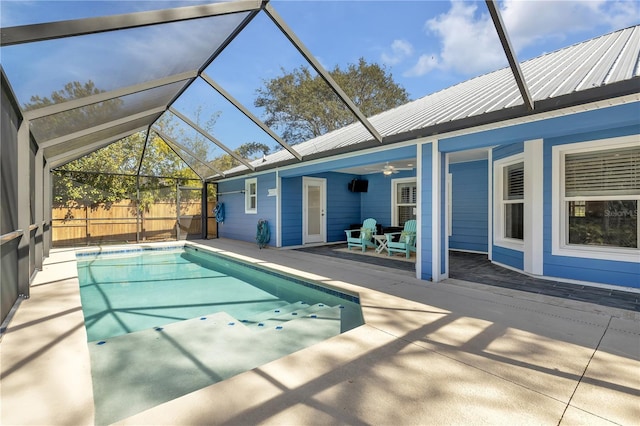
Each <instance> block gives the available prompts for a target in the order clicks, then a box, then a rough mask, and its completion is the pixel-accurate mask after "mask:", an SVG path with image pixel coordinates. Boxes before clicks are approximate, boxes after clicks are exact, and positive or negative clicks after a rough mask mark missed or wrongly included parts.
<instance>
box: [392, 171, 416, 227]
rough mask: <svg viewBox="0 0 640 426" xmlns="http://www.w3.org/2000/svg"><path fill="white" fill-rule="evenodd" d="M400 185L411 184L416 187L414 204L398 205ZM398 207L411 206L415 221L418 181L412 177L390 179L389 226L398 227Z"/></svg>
mask: <svg viewBox="0 0 640 426" xmlns="http://www.w3.org/2000/svg"><path fill="white" fill-rule="evenodd" d="M400 183H413V184H414V185H415V187H416V202H415V203H408V204H405V203H402V204H400V203H398V202H397V200H398V184H400ZM400 206H413V212H414V215H415V216H416V219H417V214H415V213H416V212H417V208H418V180H417V179H416V178H414V177H410V178H398V179H391V226H399V225H398V220H399V218H398V207H400Z"/></svg>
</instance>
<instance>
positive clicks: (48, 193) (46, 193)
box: [42, 163, 53, 257]
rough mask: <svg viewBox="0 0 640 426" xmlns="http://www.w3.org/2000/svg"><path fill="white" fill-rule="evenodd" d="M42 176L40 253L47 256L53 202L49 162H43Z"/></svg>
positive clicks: (49, 247) (49, 246)
mask: <svg viewBox="0 0 640 426" xmlns="http://www.w3.org/2000/svg"><path fill="white" fill-rule="evenodd" d="M42 174H43V176H42V199H43V203H42V204H43V212H42V215H43V219H44V224H43V230H42V231H43V234H44V235H43V236H42V255H43V256H44V257H49V250H50V249H51V226H52V223H51V207H52V204H53V186H52V182H51V168H50V166H49V163H45V164H44V169H43V173H42Z"/></svg>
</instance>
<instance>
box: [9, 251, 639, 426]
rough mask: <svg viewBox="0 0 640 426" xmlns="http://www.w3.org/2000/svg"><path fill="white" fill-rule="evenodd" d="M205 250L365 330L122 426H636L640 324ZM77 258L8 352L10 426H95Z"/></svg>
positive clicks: (565, 303) (580, 306) (12, 331)
mask: <svg viewBox="0 0 640 426" xmlns="http://www.w3.org/2000/svg"><path fill="white" fill-rule="evenodd" d="M197 243H200V244H204V245H207V246H211V247H213V248H215V249H217V250H220V251H223V252H226V253H227V254H229V255H238V256H242V257H243V258H244V259H248V260H250V261H253V262H255V263H257V264H261V265H263V266H266V267H271V268H275V269H279V270H284V271H287V272H290V273H296V274H299V275H302V276H305V277H307V278H311V279H314V280H317V281H320V282H325V283H327V284H328V285H332V286H338V287H341V288H344V289H346V290H347V291H351V292H353V291H355V292H358V293H359V296H360V300H361V305H362V309H363V314H364V317H365V321H366V324H365V325H363V326H361V327H358V328H356V329H354V330H351V331H349V332H347V333H344V334H341V335H340V336H336V337H334V338H332V339H330V340H327V341H325V342H322V343H319V344H316V345H314V346H312V347H309V348H306V349H303V350H301V351H299V352H296V353H294V354H292V355H289V356H287V357H284V358H281V359H278V360H276V361H273V362H270V363H268V364H266V365H263V366H262V367H259V368H256V369H254V370H251V371H248V372H246V373H242V374H239V375H237V376H234V377H232V378H231V379H228V380H226V381H224V382H220V383H217V384H215V385H212V386H208V387H205V388H203V389H200V390H198V391H195V392H193V393H190V394H188V395H185V396H183V397H181V398H178V399H175V400H172V401H170V402H168V403H165V404H162V405H159V406H156V407H154V408H152V409H149V410H147V411H144V412H142V413H139V414H137V415H134V416H133V417H130V418H128V419H125V420H123V421H121V422H118V423H119V424H131V425H142V424H154V425H159V424H172V425H176V424H180V425H186V424H199V425H200V424H224V425H247V424H287V425H291V424H296V425H304V424H354V425H364V424H377V425H387V424H389V425H391V424H393V425H405V424H420V425H436V424H437V425H443V424H456V425H460V424H481V423H484V424H536V425H558V424H560V425H573V424H622V425H634V424H637V419H638V418H640V405H638V403H637V401H638V397H639V396H640V375H638V374H637V372H638V371H640V313H638V312H636V311H634V310H629V309H619V308H614V307H609V306H603V305H601V304H595V303H587V302H581V301H576V300H571V299H568V298H559V297H554V296H547V295H543V294H536V293H531V292H523V291H518V290H513V289H511V288H506V287H498V286H489V285H484V284H478V283H473V282H468V281H461V280H456V279H450V280H446V281H444V282H441V283H431V282H426V281H420V280H417V279H415V277H414V276H413V273H412V272H411V271H403V270H399V269H392V268H388V267H383V266H380V265H375V264H366V263H362V262H353V261H349V260H345V259H339V258H331V257H328V256H321V255H315V254H312V253H303V252H300V251H297V250H278V249H270V248H267V249H262V250H259V249H258V248H257V247H256V245H255V244H248V243H241V242H237V241H230V240H222V239H220V240H207V241H198V242H197ZM83 324H84V320H83V316H82V311H81V307H80V298H79V294H78V284H77V271H76V268H75V259H74V252H73V250H55V251H52V253H51V255H50V257H49V258H48V259H46V261H45V266H44V270H43V271H42V272H40V273H38V274H37V275H36V278H35V281H34V283H33V284H32V294H31V298H30V299H27V300H24V301H22V303H21V304H20V307H19V309H18V310H17V312H16V313H15V316H14V318H13V319H12V321H11V323H10V324H9V327H8V329H7V331H6V333H5V334H4V336H3V339H2V344H1V345H0V351H1V354H0V356H1V361H2V363H1V368H2V385H1V386H2V388H1V390H0V391H1V398H2V401H1V403H2V418H1V423H2V424H7V425H9V424H11V425H18V424H32V425H34V424H39V425H42V424H47V425H58V424H60V425H62V424H65V425H84V424H93V423H94V408H93V392H92V386H91V373H90V365H89V354H88V348H87V344H86V332H85V330H84V326H83Z"/></svg>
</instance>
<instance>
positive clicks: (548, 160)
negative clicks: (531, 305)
mask: <svg viewBox="0 0 640 426" xmlns="http://www.w3.org/2000/svg"><path fill="white" fill-rule="evenodd" d="M639 133H640V125H635V126H626V127H622V128H618V129H608V130H603V131H598V132H593V133H589V134H580V135H572V136H567V137H559V138H552V139H548V140H546V141H545V145H544V229H543V232H544V237H543V238H544V241H543V245H544V258H543V262H544V275H546V276H549V277H557V278H568V279H573V280H581V281H590V282H599V283H604V284H612V285H621V286H627V287H635V288H640V260H639V261H638V262H618V261H612V260H598V259H585V258H578V257H567V256H554V255H553V254H552V253H551V248H552V235H551V234H552V231H551V224H552V218H553V214H554V213H553V212H552V209H551V190H552V185H557V184H558V182H552V170H553V167H552V147H553V146H556V145H563V144H567V143H574V142H587V141H591V140H600V139H607V138H613V137H619V136H628V135H634V134H639Z"/></svg>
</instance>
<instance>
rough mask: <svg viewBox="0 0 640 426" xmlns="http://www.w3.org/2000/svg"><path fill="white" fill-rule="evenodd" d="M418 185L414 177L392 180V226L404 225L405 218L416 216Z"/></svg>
mask: <svg viewBox="0 0 640 426" xmlns="http://www.w3.org/2000/svg"><path fill="white" fill-rule="evenodd" d="M417 200H418V187H417V184H416V180H415V179H414V178H410V179H394V180H393V214H394V217H393V218H392V222H393V224H394V226H404V223H405V222H406V221H407V220H410V219H415V218H416V206H417Z"/></svg>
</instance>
